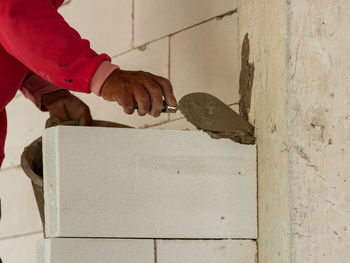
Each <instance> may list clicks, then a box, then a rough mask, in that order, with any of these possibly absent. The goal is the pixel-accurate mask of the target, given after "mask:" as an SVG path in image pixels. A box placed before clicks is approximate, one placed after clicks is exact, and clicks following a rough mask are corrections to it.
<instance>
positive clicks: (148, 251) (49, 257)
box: [4, 238, 154, 263]
mask: <svg viewBox="0 0 350 263" xmlns="http://www.w3.org/2000/svg"><path fill="white" fill-rule="evenodd" d="M41 242H43V244H44V251H43V252H44V255H43V254H42V253H40V254H39V256H40V259H41V261H42V262H40V263H68V262H72V263H96V262H97V263H115V262H122V263H135V262H140V263H154V241H153V240H151V239H148V240H140V239H139V240H134V239H123V240H120V239H87V238H84V239H80V238H71V239H70V238H57V239H46V240H43V241H41ZM40 246H42V244H40ZM4 263H5V262H4Z"/></svg>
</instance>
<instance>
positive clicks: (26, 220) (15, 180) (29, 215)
mask: <svg viewBox="0 0 350 263" xmlns="http://www.w3.org/2000/svg"><path fill="white" fill-rule="evenodd" d="M0 199H1V220H0V238H8V237H12V236H18V235H23V234H28V233H33V232H38V231H42V224H41V220H40V215H39V212H38V207H37V205H36V201H35V197H34V193H33V188H32V184H31V181H30V179H28V177H27V176H26V175H25V174H24V173H23V172H22V170H21V169H20V168H13V169H6V170H5V171H0ZM0 256H1V254H0Z"/></svg>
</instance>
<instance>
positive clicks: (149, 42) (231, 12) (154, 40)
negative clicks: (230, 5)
mask: <svg viewBox="0 0 350 263" xmlns="http://www.w3.org/2000/svg"><path fill="white" fill-rule="evenodd" d="M237 11H238V9H237V8H236V9H233V10H230V11H228V12H226V13H223V14H221V15H218V16H214V17H211V18H208V19H206V20H204V21H201V22H198V23H197V24H194V25H191V26H188V27H185V28H183V29H180V30H178V31H175V32H174V33H171V34H169V35H166V36H162V37H159V38H156V39H153V40H151V41H148V42H146V43H143V44H141V45H138V46H137V47H133V48H132V49H129V50H126V51H123V52H121V53H119V54H116V55H114V56H111V58H117V57H119V56H122V55H124V54H126V53H129V52H131V51H133V50H135V49H139V48H140V47H142V46H147V45H149V44H152V43H154V42H157V41H159V40H162V39H164V38H167V37H171V36H174V35H177V34H179V33H181V32H183V31H186V30H188V29H191V28H194V27H196V26H199V25H202V24H205V23H207V22H210V21H212V20H214V19H222V18H223V17H225V16H230V15H233V14H235V13H237Z"/></svg>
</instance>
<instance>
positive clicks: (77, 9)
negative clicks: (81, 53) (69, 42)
mask: <svg viewBox="0 0 350 263" xmlns="http://www.w3.org/2000/svg"><path fill="white" fill-rule="evenodd" d="M59 11H60V13H61V14H62V15H63V17H64V18H65V19H66V20H67V22H68V23H69V24H70V25H71V26H72V27H73V28H74V29H76V30H77V31H78V32H79V33H80V34H81V36H82V37H83V38H86V39H88V40H90V42H91V46H92V48H93V49H94V50H95V51H96V52H98V53H107V54H108V55H110V56H114V55H117V54H119V53H122V52H125V51H127V50H129V49H131V47H132V1H130V0H103V1H95V0H73V1H71V2H70V3H69V4H67V5H65V6H63V7H61V8H60V9H59Z"/></svg>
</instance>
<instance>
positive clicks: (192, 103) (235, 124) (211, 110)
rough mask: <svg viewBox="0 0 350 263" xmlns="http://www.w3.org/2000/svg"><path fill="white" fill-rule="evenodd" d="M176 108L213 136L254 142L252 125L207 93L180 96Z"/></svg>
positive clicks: (249, 142) (242, 141) (241, 141)
mask: <svg viewBox="0 0 350 263" xmlns="http://www.w3.org/2000/svg"><path fill="white" fill-rule="evenodd" d="M178 109H179V110H180V111H181V113H182V114H183V115H184V116H185V117H186V119H187V120H188V121H189V122H191V123H192V124H193V125H194V126H196V127H197V129H200V130H203V131H206V132H208V133H209V135H211V136H212V137H214V138H230V139H232V140H234V141H236V142H240V143H245V144H252V143H254V142H255V138H254V126H253V125H252V124H250V123H249V122H248V121H247V120H246V119H244V118H243V117H242V116H240V115H239V114H238V113H236V112H235V111H234V110H232V109H231V108H230V107H229V106H227V105H226V104H225V103H223V102H222V101H221V100H219V99H218V98H216V97H214V96H213V95H210V94H207V93H201V92H198V93H191V94H188V95H185V96H184V97H182V98H181V100H180V101H179V103H178Z"/></svg>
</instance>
